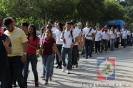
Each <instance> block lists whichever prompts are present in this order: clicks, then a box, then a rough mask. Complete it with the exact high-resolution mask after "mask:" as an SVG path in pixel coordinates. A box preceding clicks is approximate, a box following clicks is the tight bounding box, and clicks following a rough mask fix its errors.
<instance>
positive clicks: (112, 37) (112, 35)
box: [109, 30, 115, 39]
mask: <svg viewBox="0 0 133 88" xmlns="http://www.w3.org/2000/svg"><path fill="white" fill-rule="evenodd" d="M109 34H110V39H115V32H114V33H113V31H111V30H110V32H109Z"/></svg>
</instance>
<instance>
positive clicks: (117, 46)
mask: <svg viewBox="0 0 133 88" xmlns="http://www.w3.org/2000/svg"><path fill="white" fill-rule="evenodd" d="M120 37H121V33H120V28H119V27H117V28H116V43H115V47H116V48H117V49H118V48H119V42H120Z"/></svg>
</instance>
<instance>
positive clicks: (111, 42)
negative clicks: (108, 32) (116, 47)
mask: <svg viewBox="0 0 133 88" xmlns="http://www.w3.org/2000/svg"><path fill="white" fill-rule="evenodd" d="M110 50H111V51H112V50H113V39H110Z"/></svg>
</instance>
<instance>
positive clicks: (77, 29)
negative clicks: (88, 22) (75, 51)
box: [74, 28, 82, 45]
mask: <svg viewBox="0 0 133 88" xmlns="http://www.w3.org/2000/svg"><path fill="white" fill-rule="evenodd" d="M81 30H82V29H79V28H76V29H74V31H75V32H76V34H77V36H80V34H81ZM75 45H78V42H76V43H75Z"/></svg>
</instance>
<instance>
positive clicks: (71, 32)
mask: <svg viewBox="0 0 133 88" xmlns="http://www.w3.org/2000/svg"><path fill="white" fill-rule="evenodd" d="M64 33H65V31H63V32H62V36H63V37H64ZM70 34H71V36H72V42H74V39H73V31H72V30H71V31H70Z"/></svg>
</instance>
